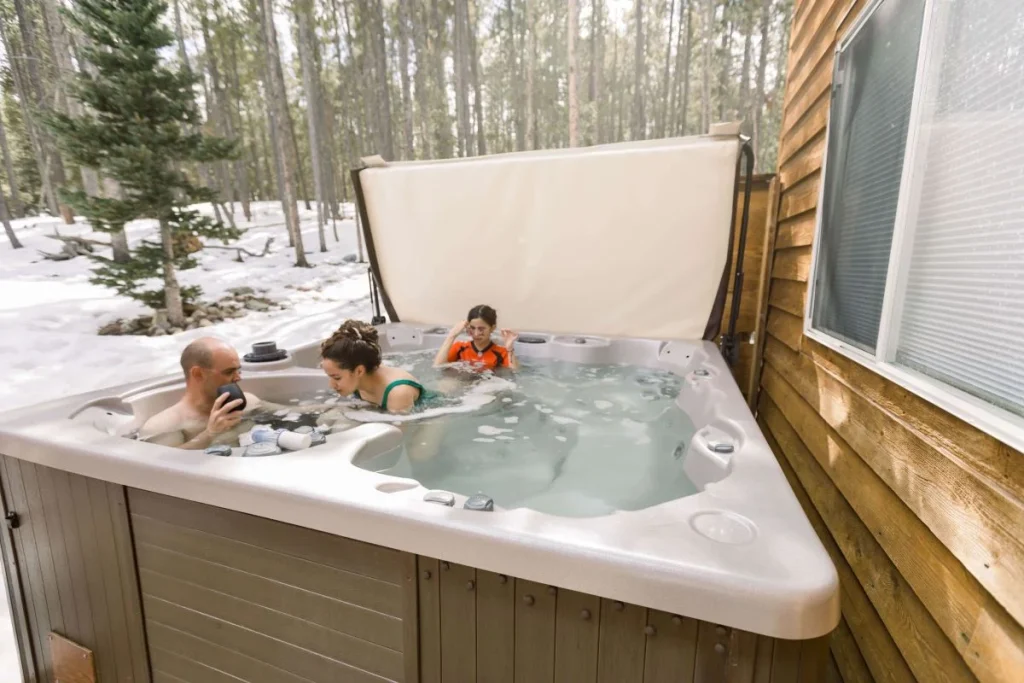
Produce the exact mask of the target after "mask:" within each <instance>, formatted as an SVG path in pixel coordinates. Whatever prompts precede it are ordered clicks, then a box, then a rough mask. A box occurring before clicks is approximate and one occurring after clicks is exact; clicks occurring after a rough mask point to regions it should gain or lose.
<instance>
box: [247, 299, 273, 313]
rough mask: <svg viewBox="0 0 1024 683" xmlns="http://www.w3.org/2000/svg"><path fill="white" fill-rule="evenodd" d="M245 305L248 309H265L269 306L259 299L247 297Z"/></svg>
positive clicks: (268, 308)
mask: <svg viewBox="0 0 1024 683" xmlns="http://www.w3.org/2000/svg"><path fill="white" fill-rule="evenodd" d="M245 307H246V308H248V309H249V310H250V311H267V310H270V306H268V305H267V304H265V303H263V302H262V301H260V300H259V299H249V300H248V301H246V302H245Z"/></svg>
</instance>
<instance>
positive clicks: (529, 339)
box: [516, 334, 548, 344]
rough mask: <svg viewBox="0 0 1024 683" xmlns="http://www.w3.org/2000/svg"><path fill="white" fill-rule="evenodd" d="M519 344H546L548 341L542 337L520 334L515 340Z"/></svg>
mask: <svg viewBox="0 0 1024 683" xmlns="http://www.w3.org/2000/svg"><path fill="white" fill-rule="evenodd" d="M516 341H518V342H519V343H520V344H547V343H548V340H547V339H545V338H544V337H538V336H537V335H535V334H521V335H519V339H517V340H516Z"/></svg>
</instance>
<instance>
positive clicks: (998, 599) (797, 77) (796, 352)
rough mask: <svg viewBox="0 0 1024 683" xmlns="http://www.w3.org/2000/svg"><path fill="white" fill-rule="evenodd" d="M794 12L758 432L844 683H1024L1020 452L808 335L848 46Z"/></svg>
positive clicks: (840, 4)
mask: <svg viewBox="0 0 1024 683" xmlns="http://www.w3.org/2000/svg"><path fill="white" fill-rule="evenodd" d="M868 4H869V2H868V1H867V0H857V1H853V0H797V2H796V6H795V9H794V19H793V25H792V29H791V39H790V47H789V61H788V73H789V78H788V83H787V86H786V95H785V104H784V112H783V121H782V130H781V139H780V149H779V162H780V163H779V172H778V177H779V183H780V185H779V205H778V222H777V226H776V236H775V242H774V248H773V250H772V252H773V256H772V260H771V268H770V278H769V280H770V284H769V288H768V292H769V293H768V306H767V324H766V331H767V335H766V337H765V339H764V341H763V358H761V359H759V361H760V362H761V363H762V370H761V377H760V389H759V392H758V396H757V407H758V421H759V423H760V425H761V427H762V429H763V430H764V432H765V434H766V436H767V438H768V441H769V443H770V444H771V446H772V448H773V449H774V451H775V453H776V456H777V457H778V459H779V462H780V463H781V465H782V467H783V470H784V471H785V473H786V475H787V477H788V478H789V481H790V483H791V485H792V486H793V488H794V490H795V491H796V494H797V496H798V498H799V499H800V501H801V503H802V505H803V507H804V509H805V510H806V511H807V514H808V516H809V517H810V519H811V522H812V523H813V525H814V526H815V528H816V529H817V531H818V534H819V536H820V537H821V538H822V541H823V542H824V543H825V545H826V547H827V548H828V550H829V553H830V554H831V556H832V559H833V561H834V562H835V564H836V566H837V569H838V571H839V576H840V580H841V584H842V612H843V619H842V622H841V623H840V626H839V628H838V629H837V630H836V632H835V633H834V634H833V637H832V642H831V656H832V658H833V664H834V665H835V670H837V671H838V673H839V675H840V676H841V679H842V680H843V681H845V682H846V683H853V682H860V681H872V680H875V681H891V682H893V683H909V682H912V681H921V682H927V683H940V682H943V681H949V682H953V681H957V682H959V681H974V680H978V681H984V682H989V681H1007V682H1009V681H1022V680H1024V627H1022V622H1024V585H1022V583H1021V582H1020V581H1019V577H1020V576H1021V574H1022V572H1024V533H1022V532H1024V506H1022V502H1024V454H1021V453H1019V452H1017V451H1015V450H1013V449H1011V448H1009V447H1007V446H1005V445H1004V444H1002V443H1000V442H998V441H997V440H995V439H994V438H992V437H990V436H988V435H986V434H984V433H982V432H980V431H978V430H977V429H975V428H973V427H971V426H970V425H968V424H966V423H965V422H963V421H961V420H959V419H957V418H955V417H953V416H951V415H949V414H948V413H946V412H944V411H943V410H941V409H939V408H938V407H936V406H935V405H933V404H931V403H929V402H927V401H925V400H924V399H922V398H919V397H918V396H916V395H915V394H912V393H910V392H909V391H906V390H904V389H903V388H901V387H899V386H897V385H895V384H893V383H890V382H888V381H887V380H885V379H883V378H882V377H880V376H878V375H876V374H875V373H873V372H871V371H870V370H868V369H866V368H864V367H863V366H861V365H859V364H857V363H855V362H853V361H851V360H848V359H847V358H846V357H844V356H841V355H839V354H837V353H834V352H832V351H831V350H829V349H827V348H826V347H824V346H822V345H820V344H818V343H816V342H814V341H812V340H811V339H808V338H806V337H804V335H803V315H804V310H805V309H804V306H805V302H806V298H807V292H808V290H807V283H808V278H809V276H810V267H811V244H812V241H813V239H814V234H815V220H816V210H817V204H818V196H819V184H820V180H821V177H822V173H821V166H822V156H823V153H824V150H825V144H826V134H825V129H826V122H827V116H828V109H829V103H830V100H829V98H830V92H831V86H832V66H833V58H834V53H835V47H836V44H837V41H838V40H839V39H840V38H841V37H842V35H843V34H844V33H845V32H846V31H847V29H848V28H849V27H850V26H851V25H852V24H853V22H854V21H855V20H856V19H857V16H858V15H859V13H860V12H861V11H862V10H864V9H865V8H866V7H867V6H868Z"/></svg>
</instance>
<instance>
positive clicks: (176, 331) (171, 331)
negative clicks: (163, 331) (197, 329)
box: [167, 327, 185, 334]
mask: <svg viewBox="0 0 1024 683" xmlns="http://www.w3.org/2000/svg"><path fill="white" fill-rule="evenodd" d="M184 331H185V330H183V329H182V328H180V327H172V328H171V329H169V330H167V333H168V334H178V333H179V332H184Z"/></svg>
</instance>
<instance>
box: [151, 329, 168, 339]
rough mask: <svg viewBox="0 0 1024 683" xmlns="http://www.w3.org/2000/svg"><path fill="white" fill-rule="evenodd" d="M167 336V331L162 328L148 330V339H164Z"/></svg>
mask: <svg viewBox="0 0 1024 683" xmlns="http://www.w3.org/2000/svg"><path fill="white" fill-rule="evenodd" d="M166 335H167V330H165V329H164V328H162V327H154V328H151V329H150V330H149V336H150V337H164V336H166Z"/></svg>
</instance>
